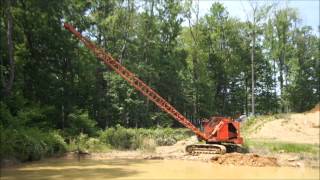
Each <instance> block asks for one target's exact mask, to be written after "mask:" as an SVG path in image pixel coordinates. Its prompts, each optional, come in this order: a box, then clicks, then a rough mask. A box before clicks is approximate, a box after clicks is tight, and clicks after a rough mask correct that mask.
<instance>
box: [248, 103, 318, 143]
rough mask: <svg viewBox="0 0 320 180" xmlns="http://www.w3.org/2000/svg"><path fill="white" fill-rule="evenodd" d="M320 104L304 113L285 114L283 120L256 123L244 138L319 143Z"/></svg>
mask: <svg viewBox="0 0 320 180" xmlns="http://www.w3.org/2000/svg"><path fill="white" fill-rule="evenodd" d="M319 118H320V104H318V105H316V107H314V108H313V109H312V110H310V111H307V112H305V113H295V114H285V115H283V118H279V119H274V120H271V121H267V122H260V123H259V122H258V123H257V124H256V125H254V126H253V127H251V128H250V130H249V132H251V133H249V134H248V135H247V137H246V138H253V139H269V140H275V141H285V142H291V143H306V144H319V143H320V139H319V138H320V125H319V124H320V119H319Z"/></svg>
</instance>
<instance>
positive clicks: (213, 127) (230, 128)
mask: <svg viewBox="0 0 320 180" xmlns="http://www.w3.org/2000/svg"><path fill="white" fill-rule="evenodd" d="M64 27H65V28H66V29H67V30H68V31H70V32H71V33H72V34H74V35H75V36H76V37H77V38H78V39H79V40H80V41H81V42H82V43H83V44H84V45H85V46H86V47H87V48H88V49H90V50H91V51H92V52H93V53H94V55H95V56H96V57H97V58H98V59H99V60H101V61H102V62H103V63H104V64H105V65H107V66H109V67H110V68H111V69H113V70H114V71H115V72H116V73H117V74H119V75H120V76H121V77H122V78H123V79H125V80H126V81H127V82H128V83H129V84H130V85H132V86H133V87H134V88H135V89H136V90H138V91H140V92H141V93H142V94H143V95H144V96H146V97H147V98H148V99H149V100H151V101H152V102H154V103H155V104H156V105H157V106H158V107H159V108H160V109H162V110H163V111H164V112H166V113H167V114H169V115H170V116H171V117H173V118H174V119H175V120H177V121H179V122H180V123H181V124H182V125H184V126H185V127H186V128H189V129H190V130H191V131H193V132H194V133H195V134H196V135H197V137H198V139H200V140H204V141H205V142H206V144H194V145H188V146H186V152H188V153H190V154H198V153H205V154H224V153H226V152H227V150H228V149H229V148H228V147H230V146H233V147H234V146H236V147H240V146H241V145H242V144H243V139H242V137H240V123H239V122H238V121H235V120H233V119H231V118H226V117H212V118H210V119H205V120H203V121H202V122H201V123H202V127H203V130H202V131H200V130H199V129H198V128H197V127H196V126H195V125H193V124H192V123H191V122H190V121H189V120H188V119H187V118H186V117H185V116H183V115H182V114H181V113H179V112H178V111H177V110H176V109H175V108H174V107H173V106H172V105H170V104H169V103H168V102H167V101H166V100H165V99H164V98H162V97H161V96H160V95H159V94H158V93H156V92H155V91H154V90H153V89H151V88H150V87H149V86H148V85H147V84H145V83H144V82H143V81H141V80H140V79H139V78H138V77H137V76H136V75H135V74H133V73H132V72H131V71H129V70H128V69H127V68H125V67H124V66H122V65H121V64H120V63H119V62H118V61H117V60H115V59H114V58H113V57H112V56H111V54H110V53H108V52H105V51H104V49H102V48H100V47H98V46H96V45H95V44H94V43H93V42H91V41H90V40H89V39H87V38H86V37H84V36H82V35H81V33H80V32H78V31H77V30H76V29H75V28H74V27H73V26H72V25H70V24H68V23H64ZM230 149H234V148H230ZM228 151H229V150H228Z"/></svg>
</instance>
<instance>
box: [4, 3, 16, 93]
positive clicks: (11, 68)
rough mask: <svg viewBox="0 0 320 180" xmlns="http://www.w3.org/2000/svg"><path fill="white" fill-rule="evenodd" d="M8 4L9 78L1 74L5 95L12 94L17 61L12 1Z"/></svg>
mask: <svg viewBox="0 0 320 180" xmlns="http://www.w3.org/2000/svg"><path fill="white" fill-rule="evenodd" d="M7 3H8V6H7V8H6V12H5V13H6V16H7V46H8V57H9V68H8V69H9V77H8V80H5V79H6V78H5V75H4V74H1V76H2V86H3V90H2V91H3V92H2V94H3V96H4V97H5V96H10V94H11V90H12V85H13V80H14V76H15V63H14V56H13V53H14V52H13V51H14V49H13V46H14V45H13V38H12V34H13V18H12V14H11V4H10V1H7Z"/></svg>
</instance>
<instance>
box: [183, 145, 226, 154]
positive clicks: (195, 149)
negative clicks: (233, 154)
mask: <svg viewBox="0 0 320 180" xmlns="http://www.w3.org/2000/svg"><path fill="white" fill-rule="evenodd" d="M186 152H188V153H189V154H192V155H198V154H224V153H226V152H227V150H226V147H225V146H223V145H219V144H193V145H188V146H187V147H186Z"/></svg>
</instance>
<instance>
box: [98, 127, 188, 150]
mask: <svg viewBox="0 0 320 180" xmlns="http://www.w3.org/2000/svg"><path fill="white" fill-rule="evenodd" d="M192 134H193V133H192V132H190V130H188V129H172V128H157V129H143V128H139V129H133V128H124V127H122V126H120V125H117V126H116V127H115V128H108V129H106V130H105V131H100V132H99V139H100V140H101V142H104V143H106V144H109V145H110V146H111V147H113V148H116V149H144V150H152V149H154V148H155V146H156V145H159V146H163V145H173V144H175V143H176V142H177V141H179V140H182V139H185V138H187V137H189V136H191V135H192Z"/></svg>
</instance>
